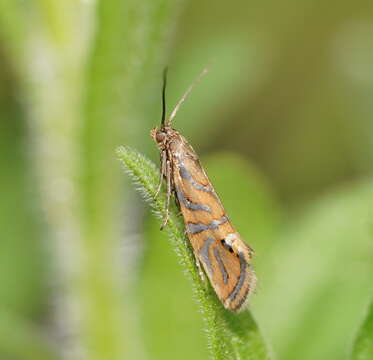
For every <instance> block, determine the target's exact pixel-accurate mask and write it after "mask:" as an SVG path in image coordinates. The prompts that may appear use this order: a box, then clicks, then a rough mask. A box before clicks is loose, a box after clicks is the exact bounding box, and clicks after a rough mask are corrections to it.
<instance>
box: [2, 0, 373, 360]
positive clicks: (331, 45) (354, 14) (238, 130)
mask: <svg viewBox="0 0 373 360" xmlns="http://www.w3.org/2000/svg"><path fill="white" fill-rule="evenodd" d="M372 37H373V3H372V2H371V1H368V0H360V1H355V2H351V1H338V2H337V1H329V2H325V1H311V2H310V1H287V0H285V1H281V2H278V1H274V0H272V1H269V2H263V1H251V2H247V1H244V0H235V1H231V2H225V1H214V2H213V1H211V0H202V1H197V0H190V1H183V2H182V1H180V2H177V1H171V0H151V1H150V0H146V1H142V2H138V1H134V0H125V1H122V0H105V1H104V0H96V1H91V0H80V1H59V0H39V1H38V0H32V1H28V2H25V1H13V0H3V1H1V2H0V106H1V110H2V119H1V122H0V150H1V151H0V191H1V200H0V279H1V281H0V358H1V359H3V358H4V359H15V360H23V359H46V360H48V359H58V358H61V357H65V358H69V359H73V358H79V360H81V359H83V358H84V355H85V356H87V357H88V358H89V360H94V359H100V360H101V359H103V358H104V359H110V360H111V359H125V358H131V359H133V358H136V359H142V358H149V359H153V358H155V359H158V358H159V359H168V358H179V357H180V358H185V359H187V358H193V359H205V358H206V356H207V353H208V351H207V349H206V344H205V338H204V334H203V332H202V330H201V329H202V322H201V318H200V314H199V313H198V309H197V306H196V304H195V303H194V302H193V299H192V290H191V286H190V284H189V283H188V282H187V281H186V280H185V279H184V276H183V274H182V273H181V271H182V270H181V269H180V267H178V265H177V260H176V259H175V256H174V254H173V252H172V250H171V249H170V245H169V242H167V241H166V239H165V236H164V234H163V233H161V232H159V229H158V226H157V225H155V224H154V222H153V220H151V218H150V217H149V215H148V212H146V211H147V210H145V209H146V207H145V206H144V205H143V203H142V202H141V200H140V199H139V197H138V196H137V195H135V193H134V192H133V189H132V187H131V186H128V183H127V182H125V183H124V184H122V183H121V182H122V180H123V178H124V176H123V175H122V173H121V172H120V164H119V163H118V161H116V160H115V148H116V147H117V146H118V145H121V144H123V145H130V146H133V147H135V148H137V149H138V150H139V151H140V152H141V153H144V154H146V155H148V156H150V157H151V158H152V159H153V160H154V161H158V151H157V149H156V148H155V146H154V144H153V143H152V141H151V139H150V137H149V130H150V128H151V127H153V126H156V125H158V123H159V119H160V108H161V106H160V87H161V73H162V70H163V67H164V66H165V65H166V64H167V65H168V66H169V83H168V95H167V101H168V108H169V109H170V108H171V107H172V106H173V104H175V102H176V101H177V99H178V98H179V97H180V96H181V94H182V93H183V91H184V90H185V89H186V87H187V86H189V84H190V83H191V81H192V80H193V79H194V78H195V76H196V75H197V74H198V73H199V72H200V71H201V69H202V68H204V67H205V66H209V67H210V69H211V71H210V73H209V75H208V76H207V77H205V79H204V80H203V81H202V82H201V83H200V84H199V85H198V87H197V88H196V89H195V90H194V91H193V93H192V94H191V97H190V98H188V100H187V101H186V102H185V104H184V105H183V107H182V108H181V110H180V112H179V113H178V115H177V117H176V119H175V124H174V125H175V127H176V128H177V129H179V130H180V131H181V132H182V133H183V134H185V136H186V137H187V139H188V140H189V141H190V142H191V143H192V145H193V147H194V148H195V149H196V150H197V152H198V153H199V154H200V155H201V158H202V161H203V163H204V165H205V167H206V170H207V171H208V173H209V176H210V177H211V179H212V181H213V183H214V185H215V187H216V189H217V191H218V193H219V194H220V195H221V197H222V200H223V202H224V205H225V207H226V208H227V211H228V214H229V215H230V217H231V218H232V220H233V221H234V223H235V225H236V226H237V229H238V231H239V232H240V233H241V234H242V235H243V236H244V237H245V239H247V241H248V243H250V245H251V246H253V247H254V248H255V250H256V256H255V268H256V269H257V273H258V278H259V282H258V290H257V294H256V295H254V296H253V299H252V305H251V309H252V313H253V315H254V317H255V319H256V321H257V323H258V324H259V327H260V329H261V330H262V332H263V334H264V337H265V339H266V342H267V343H268V344H269V346H270V347H271V348H272V349H273V353H274V356H275V357H276V358H277V359H279V360H292V359H310V360H311V359H312V360H313V359H326V358H327V359H331V360H341V359H348V358H349V356H350V354H351V353H352V354H353V358H354V359H365V358H367V357H366V356H365V355H364V354H369V351H371V350H370V348H369V346H370V345H369V344H371V342H372V339H373V334H372V331H371V329H370V326H369V321H370V320H369V319H370V317H371V316H370V315H368V317H367V320H366V322H365V323H364V322H363V320H364V317H365V316H366V309H367V308H368V306H369V303H370V301H371V294H372V293H373V283H372V281H371V278H372V277H373V220H372V218H373V217H372V211H373V204H372V200H371V199H372V195H373V194H372V180H371V174H372V168H373V165H372V164H373V136H372V133H373V121H372V118H373V101H372V91H373V70H372V65H371V64H372V63H373V45H372V41H371V39H372ZM122 244H124V245H123V246H122ZM362 324H363V325H362ZM361 325H362V328H361V329H360V330H359V328H360V326H361ZM357 334H358V335H357ZM356 336H357V338H356ZM180 354H181V355H180ZM364 356H365V358H364ZM368 358H369V355H368Z"/></svg>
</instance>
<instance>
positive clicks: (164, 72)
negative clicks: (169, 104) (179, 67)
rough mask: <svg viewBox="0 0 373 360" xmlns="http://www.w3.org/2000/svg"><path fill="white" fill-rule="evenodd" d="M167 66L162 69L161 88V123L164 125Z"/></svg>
mask: <svg viewBox="0 0 373 360" xmlns="http://www.w3.org/2000/svg"><path fill="white" fill-rule="evenodd" d="M167 70H168V69H167V68H165V69H164V70H163V88H162V119H161V125H162V127H163V126H165V123H166V85H167Z"/></svg>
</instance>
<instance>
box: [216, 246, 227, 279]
mask: <svg viewBox="0 0 373 360" xmlns="http://www.w3.org/2000/svg"><path fill="white" fill-rule="evenodd" d="M214 255H215V259H216V261H217V262H218V265H219V269H220V272H221V274H222V276H223V281H224V284H228V273H227V270H226V269H225V266H224V263H223V260H222V259H221V257H220V252H219V250H218V249H217V248H214Z"/></svg>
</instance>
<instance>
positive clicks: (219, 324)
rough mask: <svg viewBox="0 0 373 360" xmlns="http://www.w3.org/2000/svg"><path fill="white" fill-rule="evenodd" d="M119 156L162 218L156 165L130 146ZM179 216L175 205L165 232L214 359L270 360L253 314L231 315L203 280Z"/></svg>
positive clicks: (163, 201)
mask: <svg viewBox="0 0 373 360" xmlns="http://www.w3.org/2000/svg"><path fill="white" fill-rule="evenodd" d="M118 156H119V158H120V159H121V161H122V163H123V164H124V168H125V170H126V172H127V173H128V174H129V176H130V177H131V178H132V180H133V181H134V183H135V184H136V186H137V190H138V191H139V192H140V193H141V195H142V196H143V198H144V199H145V200H146V201H147V202H148V203H149V204H150V206H151V207H152V209H153V212H154V214H155V215H156V216H157V217H158V218H159V219H162V218H163V214H164V213H165V195H164V194H160V195H159V196H157V197H155V194H156V189H157V187H158V182H159V171H158V170H157V169H156V167H155V165H154V164H153V163H152V162H150V161H149V160H148V159H146V158H145V157H144V156H143V155H141V154H139V153H137V152H135V151H133V150H131V149H129V148H127V147H121V148H120V149H118ZM178 213H179V211H178V209H177V208H176V205H175V204H172V207H171V214H170V220H169V222H168V225H167V227H166V228H165V230H166V232H167V235H168V237H169V239H170V240H171V242H172V245H173V247H174V250H175V252H176V254H177V255H178V257H179V261H180V263H181V265H182V267H183V268H184V269H185V272H186V273H187V275H188V276H189V278H190V279H191V280H192V287H193V291H194V295H195V298H196V300H197V303H198V305H199V309H200V311H201V313H202V316H203V320H204V326H205V332H206V334H207V340H208V347H209V350H210V353H211V355H212V357H213V359H268V358H269V356H268V354H267V351H266V347H265V344H264V342H263V340H262V337H261V335H260V333H259V330H258V328H257V325H256V323H255V321H254V320H253V319H252V317H251V315H250V313H248V312H243V313H241V314H232V313H229V312H228V311H227V310H225V309H224V308H223V306H222V305H221V304H220V302H219V301H218V300H217V298H216V296H215V294H214V293H213V291H212V289H211V287H210V286H209V285H208V284H206V283H205V282H204V281H203V280H202V279H201V277H200V275H199V273H198V269H197V267H196V265H195V259H194V256H193V252H192V250H191V248H190V245H189V242H188V241H187V239H186V237H185V234H184V226H183V223H182V220H181V219H180V217H179V216H178ZM181 311H182V310H181Z"/></svg>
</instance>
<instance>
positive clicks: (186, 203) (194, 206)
mask: <svg viewBox="0 0 373 360" xmlns="http://www.w3.org/2000/svg"><path fill="white" fill-rule="evenodd" d="M175 190H176V195H177V198H178V199H179V201H180V202H181V203H183V204H184V206H185V207H186V208H188V209H190V210H193V211H196V210H200V211H206V212H209V213H211V209H210V206H208V205H205V204H197V203H193V202H191V201H190V200H188V199H187V198H186V197H185V196H184V194H183V192H182V191H180V190H179V189H178V188H176V189H175Z"/></svg>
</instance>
